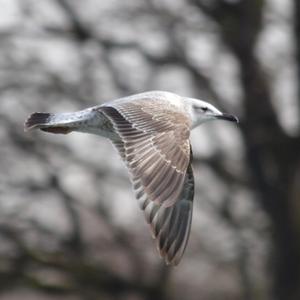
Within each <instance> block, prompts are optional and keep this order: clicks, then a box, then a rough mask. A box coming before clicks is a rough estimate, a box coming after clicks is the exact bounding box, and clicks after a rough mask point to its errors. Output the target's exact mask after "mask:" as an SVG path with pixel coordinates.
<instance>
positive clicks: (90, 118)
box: [25, 91, 237, 265]
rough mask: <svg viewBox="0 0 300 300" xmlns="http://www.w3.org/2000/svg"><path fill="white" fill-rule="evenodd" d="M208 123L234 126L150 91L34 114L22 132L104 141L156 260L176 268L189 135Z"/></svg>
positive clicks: (189, 185) (188, 200) (184, 233)
mask: <svg viewBox="0 0 300 300" xmlns="http://www.w3.org/2000/svg"><path fill="white" fill-rule="evenodd" d="M213 119H225V120H229V121H237V118H236V117H234V116H232V115H228V114H224V113H221V112H220V111H219V110H217V109H216V108H215V107H214V106H212V105H211V104H209V103H206V102H204V101H201V100H197V99H192V98H184V97H180V96H178V95H176V94H172V93H169V92H160V91H153V92H146V93H142V94H137V95H133V96H129V97H125V98H121V99H117V100H113V101H111V102H107V103H105V104H103V105H100V106H95V107H91V108H87V109H85V110H82V111H79V112H74V113H61V114H48V113H34V114H32V115H31V116H30V117H29V119H28V120H27V122H26V123H25V128H26V129H32V128H39V129H42V130H44V131H48V132H52V133H65V134H66V133H69V132H72V131H79V132H86V133H92V134H96V135H100V136H103V137H106V138H109V139H110V140H111V141H112V142H113V144H114V145H115V147H116V148H117V149H118V151H119V153H120V155H121V157H122V159H123V160H124V162H125V164H126V166H127V168H128V170H129V173H130V177H131V181H132V184H133V188H134V191H135V194H136V198H137V200H138V202H139V205H140V207H141V209H142V210H143V211H144V214H145V217H146V220H147V222H148V223H149V224H150V228H151V231H152V235H153V237H154V238H155V239H156V242H157V248H158V250H159V252H160V254H161V256H162V257H164V259H165V261H166V262H167V263H168V264H173V265H176V264H178V263H179V261H180V259H181V257H182V255H183V253H184V250H185V247H186V244H187V241H188V237H189V232H190V226H191V219H192V206H193V197H194V177H193V171H192V167H191V161H192V153H191V146H190V141H189V136H190V131H191V130H192V129H193V128H195V127H196V126H198V125H200V124H201V123H204V122H206V121H209V120H213Z"/></svg>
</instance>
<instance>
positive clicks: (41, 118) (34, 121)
mask: <svg viewBox="0 0 300 300" xmlns="http://www.w3.org/2000/svg"><path fill="white" fill-rule="evenodd" d="M50 117H51V114H49V113H39V112H36V113H33V114H31V115H30V116H29V118H28V119H27V120H26V122H25V125H24V126H25V130H29V129H32V128H34V127H39V126H40V125H45V124H47V123H48V121H49V119H50Z"/></svg>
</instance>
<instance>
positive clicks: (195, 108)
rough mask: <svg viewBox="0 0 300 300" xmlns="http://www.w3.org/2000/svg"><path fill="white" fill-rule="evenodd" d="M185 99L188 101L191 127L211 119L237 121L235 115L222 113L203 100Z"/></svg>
mask: <svg viewBox="0 0 300 300" xmlns="http://www.w3.org/2000/svg"><path fill="white" fill-rule="evenodd" d="M185 101H186V102H187V103H188V112H189V114H190V116H191V119H192V128H194V127H196V126H198V125H200V124H202V123H205V122H208V121H212V120H225V121H231V122H235V123H238V122H239V120H238V118H237V117H236V116H234V115H231V114H227V113H223V112H221V111H219V110H218V109H217V108H216V107H214V106H213V105H211V104H210V103H207V102H205V101H202V100H198V99H193V98H185Z"/></svg>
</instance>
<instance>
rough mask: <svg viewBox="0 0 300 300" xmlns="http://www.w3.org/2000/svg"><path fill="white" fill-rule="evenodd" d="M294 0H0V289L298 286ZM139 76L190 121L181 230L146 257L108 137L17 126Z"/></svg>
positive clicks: (228, 291)
mask: <svg viewBox="0 0 300 300" xmlns="http://www.w3.org/2000/svg"><path fill="white" fill-rule="evenodd" d="M299 30H300V1H298V0H294V1H286V0H210V1H209V0H127V1H117V0H101V1H97V0H85V1H80V0H72V1H71V0H39V1H34V0H0V299H5V300H19V299H33V300H35V299H41V300H59V299H66V300H69V299H70V300H71V299H72V300H73V299H74V300H77V299H84V300H85V299H88V300H94V299H107V300H110V299H125V300H126V299H128V300H140V299H141V300H142V299H148V300H150V299H151V300H152V299H157V300H164V299H170V300H171V299H172V300H173V299H174V300H177V299H178V300H179V299H191V300H194V299H201V300H218V299H230V300H235V299H245V300H252V299H259V300H260V299H261V300H262V299H268V300H271V299H285V300H290V299H291V300H299V299H300V242H299V236H300V130H299V129H300V120H299V117H300V90H299V79H300V35H299ZM147 90H166V91H171V92H174V93H178V94H181V95H183V96H188V97H194V98H200V99H203V100H206V101H209V102H211V103H212V104H214V105H216V106H217V107H218V108H220V110H222V111H226V112H229V113H233V114H236V115H237V116H239V118H240V121H241V122H240V124H239V125H238V126H236V125H235V124H229V123H226V122H212V123H209V124H205V125H203V126H201V127H200V128H197V129H195V130H194V132H193V134H192V145H193V151H194V156H195V158H194V170H195V180H196V193H195V200H194V202H195V205H194V216H193V224H192V231H191V235H190V241H189V244H188V247H187V250H186V253H185V256H184V257H183V260H182V261H181V263H180V265H179V266H178V267H176V268H172V267H166V266H164V263H163V261H162V260H161V259H160V258H159V256H158V254H157V252H156V249H155V246H154V243H153V241H152V239H151V236H150V232H149V230H148V228H147V226H146V222H145V220H144V217H143V214H142V212H141V211H140V210H139V208H138V205H137V203H136V201H135V199H134V196H133V192H132V190H131V185H130V183H129V179H128V176H127V172H126V170H125V168H124V166H123V163H122V162H121V160H120V159H119V157H118V155H117V153H116V151H114V150H113V148H112V146H111V144H110V142H109V141H107V140H105V139H103V138H99V137H97V136H92V135H87V134H79V133H73V134H70V135H67V136H63V135H51V134H45V133H42V132H30V133H26V134H25V133H24V132H23V122H24V120H25V119H26V117H27V116H28V115H29V114H30V113H31V112H33V111H50V112H61V111H75V110H80V109H84V108H86V107H89V106H93V105H97V104H101V103H103V102H106V101H108V100H111V99H114V98H117V97H122V96H126V95H130V94H133V93H138V92H142V91H147Z"/></svg>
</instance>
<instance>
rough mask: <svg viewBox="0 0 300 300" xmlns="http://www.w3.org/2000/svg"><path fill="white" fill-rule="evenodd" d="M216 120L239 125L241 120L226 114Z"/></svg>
mask: <svg viewBox="0 0 300 300" xmlns="http://www.w3.org/2000/svg"><path fill="white" fill-rule="evenodd" d="M216 118H217V119H220V120H225V121H230V122H235V123H239V119H238V118H237V117H236V116H234V115H230V114H226V113H222V114H221V115H217V116H216Z"/></svg>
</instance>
